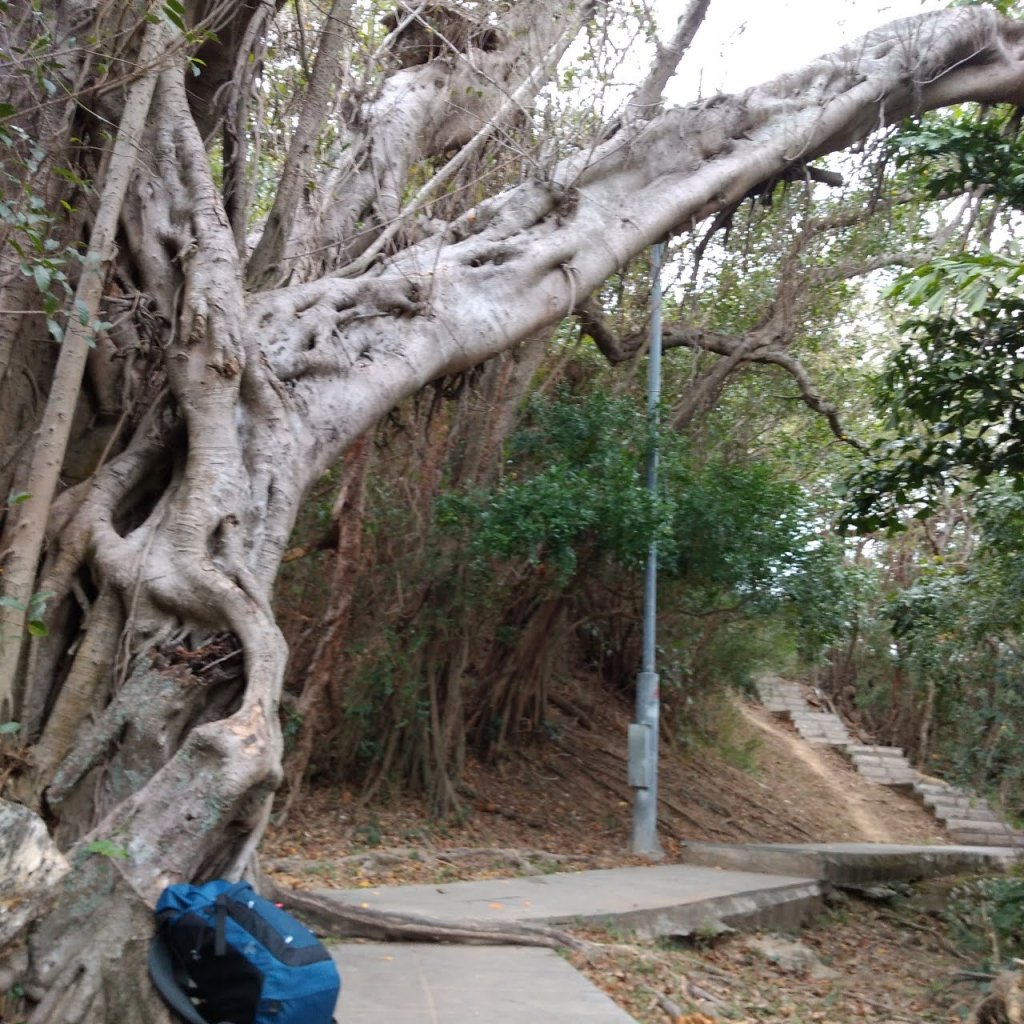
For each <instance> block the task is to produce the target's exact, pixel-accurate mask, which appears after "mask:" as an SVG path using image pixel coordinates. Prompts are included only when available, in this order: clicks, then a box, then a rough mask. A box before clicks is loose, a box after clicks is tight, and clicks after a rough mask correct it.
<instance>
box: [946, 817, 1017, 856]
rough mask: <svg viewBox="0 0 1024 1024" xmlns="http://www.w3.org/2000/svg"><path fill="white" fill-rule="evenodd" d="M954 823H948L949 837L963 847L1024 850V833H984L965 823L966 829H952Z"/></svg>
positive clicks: (969, 823)
mask: <svg viewBox="0 0 1024 1024" xmlns="http://www.w3.org/2000/svg"><path fill="white" fill-rule="evenodd" d="M953 824H954V823H953V822H947V825H946V827H947V828H949V837H950V839H952V840H953V841H954V842H955V843H959V844H961V845H962V846H999V847H1009V848H1012V849H1017V850H1024V832H1012V831H1009V830H1007V831H1004V832H983V831H980V830H978V829H975V828H973V827H971V826H972V823H971V822H965V823H964V825H965V827H964V828H951V827H950V826H951V825H953Z"/></svg>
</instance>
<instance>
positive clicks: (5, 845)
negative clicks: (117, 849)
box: [0, 800, 69, 950]
mask: <svg viewBox="0 0 1024 1024" xmlns="http://www.w3.org/2000/svg"><path fill="white" fill-rule="evenodd" d="M68 870H69V865H68V862H67V860H66V859H65V857H64V855H63V854H62V853H61V852H60V850H58V849H57V847H56V845H55V844H54V842H53V840H52V839H50V836H49V833H48V832H47V830H46V825H45V824H43V820H42V818H40V817H39V816H38V815H37V814H34V813H33V812H32V811H30V810H29V809H28V808H27V807H23V806H22V805H21V804H15V803H10V802H9V801H7V800H0V950H2V949H4V948H5V947H6V946H7V945H8V944H9V943H10V942H11V941H12V940H13V939H14V938H15V936H17V934H18V933H19V932H20V931H21V930H22V929H23V928H24V927H25V926H26V925H27V924H28V923H29V922H30V921H31V920H32V919H33V918H35V917H36V916H38V914H39V913H40V912H41V911H43V910H45V908H46V906H47V905H48V897H49V896H50V895H51V894H52V893H53V892H54V890H55V888H56V884H57V882H59V881H60V879H61V878H63V877H64V875H65V874H67V872H68Z"/></svg>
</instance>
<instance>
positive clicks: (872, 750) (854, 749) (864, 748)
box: [846, 743, 903, 757]
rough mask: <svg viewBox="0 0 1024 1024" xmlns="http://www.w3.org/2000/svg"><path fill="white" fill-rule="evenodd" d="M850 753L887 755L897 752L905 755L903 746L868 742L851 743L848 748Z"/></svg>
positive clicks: (847, 750)
mask: <svg viewBox="0 0 1024 1024" xmlns="http://www.w3.org/2000/svg"><path fill="white" fill-rule="evenodd" d="M846 752H847V753H848V754H851V755H853V754H881V755H882V756H886V755H888V754H896V755H899V756H900V757H903V748H902V747H875V746H871V745H870V744H867V743H851V744H850V745H849V746H848V747H847V748H846Z"/></svg>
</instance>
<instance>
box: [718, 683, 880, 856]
mask: <svg viewBox="0 0 1024 1024" xmlns="http://www.w3.org/2000/svg"><path fill="white" fill-rule="evenodd" d="M737 706H738V707H739V709H740V712H741V713H742V715H743V717H744V718H745V719H746V720H747V722H749V723H750V724H751V725H753V726H755V727H756V728H758V729H760V730H761V731H762V732H766V733H770V734H771V735H772V736H774V737H775V738H776V739H778V740H779V741H780V742H782V743H784V744H785V745H786V747H787V749H788V750H789V752H790V753H791V754H792V755H793V757H794V758H796V759H797V760H798V761H800V762H801V763H803V764H805V765H806V766H807V767H808V768H809V769H810V770H811V771H812V772H814V774H815V775H817V776H818V778H819V779H821V784H822V786H823V787H824V788H825V789H827V790H828V791H829V792H831V793H833V794H835V798H836V801H837V803H838V804H839V805H840V806H843V807H845V809H846V811H847V813H848V814H849V816H850V818H851V819H852V820H853V823H854V824H855V825H856V826H857V828H859V829H860V830H861V832H863V839H864V840H865V841H866V842H870V843H891V842H898V841H899V840H898V837H897V836H895V835H894V834H893V832H892V830H891V829H890V828H889V827H888V825H887V824H886V820H885V818H884V817H883V816H882V815H881V814H880V813H879V809H878V802H877V800H876V799H873V797H874V794H873V793H872V792H871V790H870V789H867V790H862V789H861V787H860V786H856V787H855V786H853V785H851V780H852V777H851V774H850V772H849V771H839V770H837V768H836V767H835V766H834V765H832V764H830V763H829V761H828V760H827V759H826V758H825V757H824V756H822V754H821V753H820V752H819V750H818V749H817V748H816V747H814V746H812V745H811V744H810V743H808V742H806V740H803V739H801V738H800V737H799V736H796V735H794V734H793V733H792V732H790V731H789V730H787V729H784V728H783V727H782V726H781V725H777V724H776V723H775V722H773V721H772V720H771V719H770V718H769V717H768V715H767V714H765V713H759V712H758V711H755V710H754V709H753V708H751V707H750V706H749V705H748V704H745V703H743V702H737ZM857 781H860V780H859V779H858V780H857ZM864 781H865V785H866V786H871V787H872V788H874V789H879V788H880V787H877V786H873V785H872V784H871V783H867V781H866V780H864Z"/></svg>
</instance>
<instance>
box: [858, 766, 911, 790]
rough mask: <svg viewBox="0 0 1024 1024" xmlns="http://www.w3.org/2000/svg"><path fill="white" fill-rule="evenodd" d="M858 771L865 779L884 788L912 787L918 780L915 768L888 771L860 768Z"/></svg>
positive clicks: (884, 769)
mask: <svg viewBox="0 0 1024 1024" xmlns="http://www.w3.org/2000/svg"><path fill="white" fill-rule="evenodd" d="M857 771H858V772H859V774H860V775H861V776H863V777H864V778H865V779H869V780H870V781H871V782H877V783H879V784H880V785H882V786H912V785H913V784H914V780H915V779H916V778H917V772H915V771H914V769H913V768H900V769H895V770H892V771H890V770H888V769H886V768H858V769H857Z"/></svg>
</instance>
